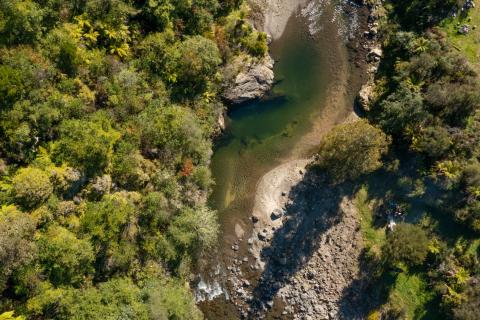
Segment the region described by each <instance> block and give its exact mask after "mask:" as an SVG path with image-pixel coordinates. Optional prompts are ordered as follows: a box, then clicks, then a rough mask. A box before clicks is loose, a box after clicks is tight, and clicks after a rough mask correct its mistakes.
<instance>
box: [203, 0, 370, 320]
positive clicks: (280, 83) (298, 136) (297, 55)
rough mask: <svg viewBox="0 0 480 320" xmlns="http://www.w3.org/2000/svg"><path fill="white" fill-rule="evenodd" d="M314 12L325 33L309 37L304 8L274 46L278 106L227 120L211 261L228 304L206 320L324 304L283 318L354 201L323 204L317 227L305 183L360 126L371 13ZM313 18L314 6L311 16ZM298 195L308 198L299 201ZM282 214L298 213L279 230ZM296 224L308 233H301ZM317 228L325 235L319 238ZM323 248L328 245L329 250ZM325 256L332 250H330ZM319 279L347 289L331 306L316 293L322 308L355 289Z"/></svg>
mask: <svg viewBox="0 0 480 320" xmlns="http://www.w3.org/2000/svg"><path fill="white" fill-rule="evenodd" d="M310 3H313V2H310ZM314 4H315V5H318V7H317V10H318V12H319V13H320V12H321V13H322V15H321V16H319V18H318V19H319V20H318V21H317V26H318V27H321V28H323V29H322V31H320V32H317V33H315V34H312V33H310V30H311V28H310V26H311V23H312V20H311V19H312V16H311V15H310V16H305V15H304V14H302V8H300V10H298V11H297V14H294V15H293V16H292V17H290V21H289V25H288V27H287V28H285V30H284V31H285V32H284V33H283V34H282V37H281V39H279V40H278V41H274V42H273V43H272V46H271V48H272V55H273V57H274V58H275V59H276V60H277V61H278V64H277V65H276V71H275V72H276V85H275V86H274V88H273V91H272V95H271V96H272V98H270V99H266V100H265V101H260V102H258V103H252V104H250V105H247V106H244V107H242V108H238V109H235V110H233V111H232V112H231V113H230V114H229V117H230V118H231V120H232V121H231V122H230V123H231V125H230V126H229V127H228V128H227V131H226V134H225V136H224V140H223V141H220V144H219V147H218V148H217V149H216V151H215V155H214V158H213V162H212V168H213V173H214V176H215V179H216V181H217V185H216V187H215V190H214V193H213V196H212V205H213V206H214V207H215V208H216V209H217V210H219V213H220V223H221V225H222V237H221V239H222V240H221V243H220V252H221V253H220V257H218V258H214V260H213V261H214V264H215V265H219V264H220V265H222V264H224V265H225V269H226V270H225V276H224V277H223V276H222V274H223V272H221V273H220V275H215V276H214V277H213V279H216V280H214V281H217V280H218V282H219V283H220V284H221V283H222V281H224V282H223V284H224V288H226V289H227V290H226V291H227V292H228V293H227V294H225V297H226V300H223V299H221V298H219V299H217V300H215V301H212V302H205V303H204V304H202V306H203V307H202V310H203V311H204V312H205V314H206V317H207V318H209V319H238V316H239V315H240V316H243V317H251V318H255V319H257V318H260V317H261V316H266V317H267V318H269V317H272V316H276V317H280V318H282V319H288V318H293V317H294V316H295V315H297V317H298V316H302V315H305V316H307V315H308V312H307V311H308V306H307V303H310V305H312V304H319V305H321V304H322V303H321V302H319V300H309V299H301V298H298V299H299V300H300V301H301V302H302V301H304V302H305V305H304V306H303V308H304V309H305V310H306V311H305V312H306V313H303V311H302V305H297V306H296V307H295V309H285V307H286V306H287V305H293V302H292V301H290V300H291V299H296V298H295V294H296V293H295V292H296V291H295V290H297V289H298V290H303V289H302V283H301V282H298V283H297V284H290V283H289V280H288V279H290V280H292V281H293V279H295V278H296V277H303V276H302V275H303V274H306V273H305V272H307V273H308V270H309V269H308V268H306V269H305V268H303V267H302V266H307V264H306V263H307V262H308V261H310V260H311V261H315V259H314V258H312V257H313V256H312V255H313V252H314V251H311V250H314V247H316V246H317V245H318V244H319V242H318V239H320V238H321V237H322V235H321V234H320V233H316V232H317V231H319V230H323V231H322V234H323V233H326V232H327V230H328V229H329V228H330V227H331V226H330V227H329V228H327V229H325V228H323V227H322V228H320V227H321V225H322V223H323V222H327V221H329V220H328V219H323V218H321V217H322V216H323V215H324V214H326V215H327V216H330V214H332V213H335V215H338V214H337V213H338V212H339V211H338V210H340V209H339V208H340V207H342V208H348V207H349V205H348V202H349V200H348V199H349V198H348V197H347V198H345V199H346V200H345V201H346V202H345V204H344V205H342V206H340V205H339V204H340V203H341V201H336V202H335V201H331V200H329V199H323V198H322V200H321V201H320V202H321V203H324V204H325V205H326V206H327V207H329V208H330V209H331V210H330V209H329V210H327V211H325V210H326V209H325V208H326V207H324V208H323V209H322V208H320V207H318V208H317V209H318V210H317V213H316V218H313V216H312V217H310V216H309V215H308V212H310V211H309V210H310V209H309V208H310V207H311V204H312V202H313V203H316V200H314V199H313V198H308V199H305V198H304V197H309V195H313V193H312V192H310V189H311V188H312V186H310V185H309V184H305V181H307V180H308V179H307V180H305V179H306V177H305V173H306V170H305V166H306V165H307V163H308V162H309V158H310V156H311V155H312V150H314V148H315V147H316V146H317V145H318V143H319V141H320V139H321V137H322V136H323V135H324V134H325V133H326V132H328V131H329V130H330V129H331V128H332V127H333V126H335V125H336V124H338V123H341V122H344V121H347V120H346V119H349V120H348V121H350V119H355V118H356V115H355V113H354V112H353V105H354V99H355V96H356V93H357V92H358V90H359V89H360V86H361V85H362V84H363V83H364V81H365V79H366V65H365V56H366V53H367V52H368V48H367V47H364V46H363V43H361V40H363V37H362V36H361V35H362V32H363V31H364V30H365V29H366V24H367V16H368V10H366V9H365V8H364V7H358V6H353V5H350V4H344V5H343V6H341V7H340V6H339V5H337V4H336V3H333V2H323V1H321V2H315V3H314ZM313 9H314V8H313V7H312V6H311V5H310V6H309V10H310V11H309V12H310V13H311V12H312V10H313ZM304 11H305V10H304ZM339 11H340V12H341V13H339ZM342 14H343V15H344V16H345V17H348V19H352V20H353V21H356V23H358V30H357V33H358V34H359V35H360V36H359V37H357V38H354V39H351V38H347V37H346V34H345V33H343V32H340V31H339V30H340V29H341V28H342V25H343V24H344V21H343V20H339V19H338V17H340V16H342ZM352 17H354V18H352ZM334 18H335V19H334ZM316 30H319V29H316ZM327 44H328V45H327ZM300 171H302V174H300ZM304 188H306V189H304ZM301 189H302V190H304V191H307V192H306V193H303V192H300V190H301ZM324 189H325V191H324V192H323V194H324V195H328V194H330V191H328V189H329V188H328V187H327V186H325V188H324ZM292 191H293V192H294V194H295V195H296V196H295V197H294V198H292V197H290V193H291V192H292ZM316 196H321V195H320V194H319V195H316ZM302 199H304V200H302ZM342 199H343V197H342ZM259 203H260V204H259ZM303 205H305V207H302V206H303ZM284 207H285V209H286V207H288V208H297V209H298V211H296V212H289V211H288V210H284V212H283V213H281V214H279V213H278V212H276V215H278V216H277V217H274V219H273V220H272V216H271V214H272V212H273V211H274V209H275V208H277V209H282V208H284ZM252 209H253V211H252ZM257 211H259V213H258V214H257V213H256V212H257ZM260 211H261V212H260ZM349 212H350V213H351V212H352V211H351V210H350V211H349ZM252 213H253V214H254V215H256V216H257V218H258V221H257V220H256V219H254V220H255V221H256V223H253V221H252ZM280 215H282V216H283V217H280ZM349 216H352V214H350V215H349ZM288 217H290V218H288ZM305 217H308V218H307V219H304V218H305ZM296 221H297V222H300V221H303V222H304V223H301V226H299V225H297V224H295V222H296ZM339 222H341V221H339ZM317 224H318V226H319V229H317V230H314V229H312V226H315V225H317ZM340 225H341V226H342V224H340ZM345 225H348V226H352V225H353V224H352V219H351V218H347V219H346V220H345ZM297 227H299V228H300V229H298V228H297ZM264 229H265V230H264ZM335 230H337V229H335ZM352 230H356V228H355V227H353V228H352ZM312 232H313V233H312ZM342 232H344V230H343V227H341V228H339V229H338V230H337V231H333V233H332V235H336V234H341V233H342ZM310 235H311V236H310ZM292 237H295V240H294V241H291V239H292ZM260 238H262V239H260ZM265 240H267V241H265ZM325 243H327V244H328V245H330V242H327V241H325ZM331 243H332V245H333V246H335V243H336V241H335V240H331ZM288 244H291V245H292V247H289V245H288ZM338 247H341V246H338ZM322 248H323V250H326V249H325V248H326V247H322ZM335 250H336V249H334V247H332V248H331V250H330V252H332V254H331V259H332V260H331V261H332V262H331V264H329V265H327V266H328V268H333V267H335V262H336V261H337V259H338V257H342V256H341V255H340V256H338V255H337V252H336V251H335ZM344 251H345V252H348V251H347V250H346V249H345V250H344ZM272 252H273V253H272ZM290 252H291V253H290ZM334 253H335V254H334ZM270 254H273V257H275V258H277V257H281V260H278V259H273V260H272V259H271V258H270V257H272V255H270ZM296 254H298V256H297V255H296ZM285 255H286V256H285ZM289 257H291V259H290V260H289ZM344 258H345V259H347V258H352V259H353V260H352V261H351V263H347V264H349V265H354V260H355V258H356V256H355V255H353V254H349V255H348V257H344ZM341 259H343V258H341ZM315 263H317V262H315ZM312 268H314V267H313V266H311V267H310V269H312ZM319 270H320V269H319ZM322 270H323V269H322ZM351 270H352V271H351V272H352V273H350V269H348V270H347V272H346V273H345V274H346V276H345V277H346V279H353V277H354V274H355V270H354V269H351ZM322 272H323V271H322ZM339 272H340V274H343V273H342V272H341V271H339ZM222 279H224V280H222ZM320 279H323V281H324V282H326V281H328V283H331V284H332V286H337V283H343V284H344V286H343V287H340V285H338V288H339V291H338V292H337V293H336V295H335V296H328V295H330V293H329V292H326V293H325V295H324V296H322V295H321V294H316V295H314V294H313V291H312V293H311V295H314V297H315V299H316V298H321V297H323V298H325V299H328V300H330V301H332V302H331V304H332V305H333V304H335V303H338V301H339V299H341V298H340V296H339V294H340V292H342V291H343V289H342V288H344V289H347V288H346V286H347V284H348V283H350V281H347V280H339V281H336V280H335V279H328V278H325V277H322V276H320V275H319V277H318V281H321V280H320ZM309 280H312V279H309ZM206 281H207V282H208V280H206ZM214 281H212V283H213V282H214ZM295 281H297V280H295ZM312 281H317V280H315V279H314V280H312ZM290 285H291V286H290ZM319 285H320V284H319ZM317 287H318V285H317ZM326 287H327V286H326ZM282 288H284V289H282ZM285 288H289V289H288V290H287V289H285ZM312 288H314V286H312ZM280 289H282V291H281V294H280ZM284 290H287V291H288V292H289V293H288V292H286V291H284ZM312 290H314V289H312ZM331 290H332V289H331V288H330V289H329V291H331ZM284 294H285V295H284ZM282 295H284V296H282ZM290 295H292V296H291V297H290ZM323 298H322V299H323ZM289 299H290V300H289ZM317 302H318V303H317ZM332 308H333V307H329V308H327V309H326V310H327V313H329V312H337V313H338V312H340V310H334V309H332ZM318 312H323V311H321V310H319V311H318ZM342 312H343V311H342ZM312 314H314V313H312ZM314 315H317V314H314Z"/></svg>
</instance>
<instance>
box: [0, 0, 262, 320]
mask: <svg viewBox="0 0 480 320" xmlns="http://www.w3.org/2000/svg"><path fill="white" fill-rule="evenodd" d="M247 15H248V8H247V7H246V6H244V5H242V4H241V1H239V0H198V1H187V0H181V1H172V0H160V1H156V0H144V1H140V0H139V1H134V0H100V1H98V0H81V1H77V0H69V1H64V0H4V1H0V141H1V142H0V175H1V180H0V199H1V207H0V294H1V299H0V301H1V302H0V314H2V312H6V313H4V314H2V316H0V317H3V316H5V317H10V318H12V319H13V318H14V317H17V316H25V317H27V318H32V319H94V318H98V319H100V318H101V319H107V318H109V319H113V318H115V319H119V318H124V319H199V318H201V313H200V312H199V311H198V309H197V307H196V306H195V304H194V302H193V297H192V295H191V293H190V290H189V288H188V286H185V284H186V283H188V282H189V281H190V280H191V278H190V277H191V273H190V272H191V268H192V266H193V265H194V263H195V261H196V260H197V258H198V256H199V255H200V254H201V253H202V252H204V251H205V250H207V249H209V248H211V247H212V246H214V245H215V240H216V236H217V229H218V223H217V218H216V213H215V212H214V211H212V210H210V209H208V208H207V206H206V197H207V195H208V193H209V191H210V187H211V185H212V183H213V182H212V179H211V174H210V170H209V161H210V156H211V153H212V151H211V146H212V143H211V139H212V136H213V135H214V134H215V133H216V132H217V131H218V128H217V118H218V116H219V114H221V113H222V112H223V109H224V106H223V103H222V102H221V100H220V98H219V92H220V90H221V87H220V83H221V80H222V68H223V67H224V66H226V65H228V64H229V63H230V61H231V60H232V59H233V58H234V57H235V56H238V55H251V56H252V58H254V59H255V58H262V57H263V55H264V54H265V53H266V37H265V35H264V34H263V33H260V32H257V31H256V30H255V29H254V28H252V27H251V26H250V24H249V22H247V20H246V16H247ZM13 311H15V312H14V313H12V312H13Z"/></svg>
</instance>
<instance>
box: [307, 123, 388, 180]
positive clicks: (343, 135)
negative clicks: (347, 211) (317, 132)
mask: <svg viewBox="0 0 480 320" xmlns="http://www.w3.org/2000/svg"><path fill="white" fill-rule="evenodd" d="M389 143H390V139H389V138H388V137H387V136H386V135H385V134H384V133H383V132H382V131H381V130H380V129H377V128H375V127H373V126H372V125H370V124H369V123H368V122H366V121H364V120H360V121H357V122H354V123H348V124H343V125H339V126H337V127H335V128H334V129H333V130H332V131H330V132H329V133H328V134H327V135H326V136H325V137H324V138H323V140H322V141H321V144H320V148H319V151H318V160H317V161H316V162H315V166H317V167H319V168H321V169H323V170H326V171H327V173H328V175H329V176H330V177H331V179H332V180H333V181H334V182H336V183H339V182H343V181H345V180H353V179H356V178H358V177H360V176H361V175H363V174H366V173H370V172H372V171H375V170H376V169H378V168H380V167H381V165H382V162H381V161H380V160H381V157H382V155H383V154H385V153H386V152H387V149H388V146H389Z"/></svg>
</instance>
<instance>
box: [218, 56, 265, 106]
mask: <svg viewBox="0 0 480 320" xmlns="http://www.w3.org/2000/svg"><path fill="white" fill-rule="evenodd" d="M273 63H274V61H273V59H272V58H271V57H270V56H269V55H266V56H265V57H264V58H262V59H251V58H249V57H245V56H238V57H236V58H235V60H234V61H233V63H232V64H231V66H229V68H228V69H226V70H225V72H224V73H225V74H224V76H225V79H226V81H225V83H224V91H223V95H222V96H223V98H224V99H225V100H226V101H227V102H229V103H231V104H240V103H243V102H246V101H249V100H253V99H258V98H261V97H263V96H264V95H265V94H266V93H267V92H268V91H269V90H270V89H271V88H272V85H273V77H274V75H273Z"/></svg>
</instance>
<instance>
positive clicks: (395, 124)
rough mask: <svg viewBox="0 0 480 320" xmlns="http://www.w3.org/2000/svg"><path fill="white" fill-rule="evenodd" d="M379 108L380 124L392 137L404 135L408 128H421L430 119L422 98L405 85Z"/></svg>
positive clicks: (382, 102)
mask: <svg viewBox="0 0 480 320" xmlns="http://www.w3.org/2000/svg"><path fill="white" fill-rule="evenodd" d="M379 108H380V110H379V111H380V114H379V115H378V118H377V121H378V124H379V125H380V126H381V127H382V129H383V130H384V131H385V132H386V133H388V134H392V135H402V134H404V133H405V131H406V130H407V128H410V127H412V126H420V125H421V124H422V123H423V122H424V121H425V120H426V119H427V117H428V113H427V112H426V111H425V109H424V106H423V99H422V96H421V95H420V94H419V93H417V92H413V91H412V90H410V89H409V88H407V87H406V86H405V85H400V87H399V88H398V89H397V90H396V91H395V92H393V93H392V94H390V95H389V96H388V97H387V98H386V99H385V100H382V101H381V102H380V104H379Z"/></svg>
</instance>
